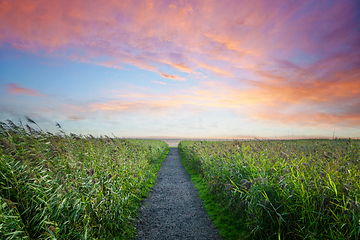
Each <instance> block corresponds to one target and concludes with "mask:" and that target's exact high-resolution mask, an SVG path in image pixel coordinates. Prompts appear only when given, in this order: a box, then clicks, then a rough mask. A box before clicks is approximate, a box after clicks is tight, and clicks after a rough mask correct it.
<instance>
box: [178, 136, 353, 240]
mask: <svg viewBox="0 0 360 240" xmlns="http://www.w3.org/2000/svg"><path fill="white" fill-rule="evenodd" d="M179 149H180V151H181V153H182V160H183V163H184V165H185V166H186V168H187V169H188V170H189V172H190V173H191V175H192V177H193V179H194V180H195V182H196V184H197V186H198V188H199V189H200V195H201V197H202V198H203V199H205V207H206V208H207V210H208V211H209V213H210V215H211V218H212V220H213V221H214V222H215V225H216V226H217V227H218V228H219V229H220V232H221V233H222V235H223V236H226V237H227V238H228V239H239V238H240V239H360V204H359V201H360V141H359V140H351V139H335V140H321V139H318V140H292V141H289V140H288V141H244V142H241V141H233V142H228V141H227V142H206V141H182V142H181V143H180V144H179Z"/></svg>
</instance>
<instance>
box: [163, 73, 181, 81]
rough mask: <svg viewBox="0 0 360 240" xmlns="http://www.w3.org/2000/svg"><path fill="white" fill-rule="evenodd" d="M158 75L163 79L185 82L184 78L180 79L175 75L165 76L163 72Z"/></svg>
mask: <svg viewBox="0 0 360 240" xmlns="http://www.w3.org/2000/svg"><path fill="white" fill-rule="evenodd" d="M160 75H161V76H162V77H163V78H169V79H171V80H178V81H185V80H186V79H185V78H182V77H179V76H176V75H173V74H166V73H163V72H161V73H160Z"/></svg>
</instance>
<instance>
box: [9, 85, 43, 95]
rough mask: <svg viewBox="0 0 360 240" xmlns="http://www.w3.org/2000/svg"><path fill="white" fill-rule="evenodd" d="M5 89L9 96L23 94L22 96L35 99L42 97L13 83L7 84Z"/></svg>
mask: <svg viewBox="0 0 360 240" xmlns="http://www.w3.org/2000/svg"><path fill="white" fill-rule="evenodd" d="M6 87H7V92H8V93H9V94H24V95H29V96H36V97H41V96H43V94H40V93H38V92H37V91H34V90H32V89H29V88H25V87H23V86H20V85H19V84H15V83H10V84H7V85H6Z"/></svg>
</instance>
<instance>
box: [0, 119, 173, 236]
mask: <svg viewBox="0 0 360 240" xmlns="http://www.w3.org/2000/svg"><path fill="white" fill-rule="evenodd" d="M28 121H29V124H30V126H29V124H27V125H25V126H24V125H23V124H22V123H21V122H20V123H19V124H14V123H13V122H11V121H7V122H6V123H3V122H1V123H0V239H131V238H132V237H134V234H135V227H134V224H135V223H136V218H137V211H138V207H139V206H140V201H141V200H142V199H143V198H144V197H145V196H146V193H147V192H148V190H149V189H150V188H151V187H152V186H153V184H154V182H155V179H156V176H157V172H158V170H159V169H160V166H161V161H162V160H163V159H164V157H165V155H166V154H167V152H168V150H169V148H168V145H167V144H166V143H165V142H162V141H160V140H127V139H118V138H109V137H106V136H105V137H99V138H95V137H93V136H91V135H89V136H82V135H80V136H79V135H75V134H65V133H64V131H63V130H62V129H61V127H60V125H58V124H57V126H58V127H59V131H60V132H59V133H58V134H52V133H49V132H44V131H42V130H41V129H40V127H38V126H37V124H36V123H35V122H34V121H32V120H31V119H28Z"/></svg>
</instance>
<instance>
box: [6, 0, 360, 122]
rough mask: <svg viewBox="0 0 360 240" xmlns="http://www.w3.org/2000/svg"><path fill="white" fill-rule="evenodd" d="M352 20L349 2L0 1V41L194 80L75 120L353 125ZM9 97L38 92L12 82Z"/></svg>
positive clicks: (357, 38)
mask: <svg viewBox="0 0 360 240" xmlns="http://www.w3.org/2000/svg"><path fill="white" fill-rule="evenodd" d="M358 11H359V4H358V3H357V1H356V0H325V1H313V0H304V1H287V0H275V1H268V0H259V1H231V0H224V1H216V0H207V1H204V0H189V1H182V0H179V1H175V0H171V1H162V0H149V1H145V0H144V1H142V0H140V1H131V0H124V1H115V0H112V1H106V3H105V2H104V1H91V2H89V1H85V0H80V1H70V0H63V1H53V2H52V3H51V4H49V3H48V1H46V0H18V1H10V0H3V1H0V44H5V43H6V44H10V45H11V47H13V48H17V49H23V50H25V51H30V52H33V53H37V54H44V55H51V56H58V57H59V56H60V57H62V58H65V59H70V60H72V61H75V62H83V63H90V64H97V65H101V66H105V67H109V68H116V69H120V70H123V69H124V68H125V67H124V66H126V65H133V66H136V67H138V68H140V69H144V70H147V71H150V72H155V73H157V74H158V76H159V77H162V78H165V79H167V80H177V81H183V82H178V83H180V84H183V83H184V84H185V83H188V82H189V81H191V82H192V85H191V86H192V87H187V88H186V89H179V90H177V91H172V92H169V93H161V94H158V93H156V94H155V93H154V94H147V95H144V94H143V95H142V94H141V93H139V92H132V93H131V94H130V95H131V97H129V96H127V97H125V95H126V94H124V95H123V96H122V97H121V99H110V100H107V101H98V102H92V103H91V104H84V105H76V104H73V107H74V108H78V109H79V110H80V111H81V112H83V113H86V112H97V111H105V112H112V113H117V112H131V111H140V112H144V113H151V114H152V113H153V112H161V111H167V110H168V109H172V108H185V106H186V107H188V108H189V106H191V107H190V108H189V109H191V108H192V109H194V111H205V110H206V109H212V108H219V109H220V108H221V109H230V110H231V111H235V112H237V113H239V114H241V115H246V116H249V117H251V118H253V119H260V120H262V121H273V122H276V123H278V122H281V123H284V124H285V123H291V124H292V123H298V124H322V123H324V122H328V123H329V124H343V125H344V124H345V125H349V126H356V127H358V126H359V124H360V121H358V120H359V118H360V117H359V116H360V113H359V99H360V80H359V79H360V68H359V66H360V44H359V43H360V32H359V31H360V30H359V27H358V26H359V24H360V20H359V17H358V16H357V13H358ZM25 23H26V24H25ZM44 52H45V53H44ZM160 79H161V78H160ZM158 80H159V79H158ZM185 80H186V82H185ZM152 82H154V83H158V84H162V85H166V83H165V82H162V81H156V80H152ZM169 85H170V84H168V85H166V87H168V86H169ZM187 86H189V85H187ZM8 91H9V93H10V94H26V95H32V96H40V95H41V94H39V93H38V92H36V91H34V90H30V89H27V88H24V87H22V86H19V85H16V84H10V85H8ZM127 95H129V93H128V94H127ZM140 95H141V96H140ZM149 109H150V110H151V111H150V110H149ZM148 110H149V111H148ZM73 119H74V120H76V119H80V118H79V117H73Z"/></svg>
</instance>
